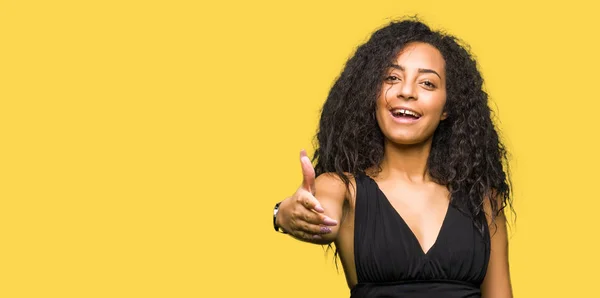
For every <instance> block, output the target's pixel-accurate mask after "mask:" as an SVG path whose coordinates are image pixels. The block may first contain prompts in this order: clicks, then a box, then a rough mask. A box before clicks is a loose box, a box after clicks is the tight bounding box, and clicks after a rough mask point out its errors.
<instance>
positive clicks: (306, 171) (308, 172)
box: [300, 149, 315, 195]
mask: <svg viewBox="0 0 600 298" xmlns="http://www.w3.org/2000/svg"><path fill="white" fill-rule="evenodd" d="M300 164H301V165H302V187H303V188H304V189H306V190H308V191H309V192H310V193H312V194H313V195H314V194H315V168H313V165H312V163H311V161H310V159H309V158H308V156H307V155H306V151H305V150H304V149H303V150H302V151H300Z"/></svg>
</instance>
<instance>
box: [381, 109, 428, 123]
mask: <svg viewBox="0 0 600 298" xmlns="http://www.w3.org/2000/svg"><path fill="white" fill-rule="evenodd" d="M397 109H404V110H408V111H411V112H414V113H417V114H419V115H421V117H419V118H417V119H413V118H409V117H402V118H396V117H394V115H393V114H392V111H393V110H397ZM389 113H390V117H392V120H394V122H396V123H401V124H413V123H415V122H417V121H419V120H421V118H423V114H422V113H419V112H417V111H415V110H413V109H411V108H407V107H403V106H399V107H392V108H391V109H390V110H389Z"/></svg>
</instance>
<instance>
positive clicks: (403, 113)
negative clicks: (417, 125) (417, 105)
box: [392, 109, 421, 118]
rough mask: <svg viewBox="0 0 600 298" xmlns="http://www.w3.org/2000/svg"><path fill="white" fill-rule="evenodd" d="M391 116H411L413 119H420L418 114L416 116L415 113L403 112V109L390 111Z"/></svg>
mask: <svg viewBox="0 0 600 298" xmlns="http://www.w3.org/2000/svg"><path fill="white" fill-rule="evenodd" d="M392 114H394V115H397V116H399V115H411V116H413V117H415V118H419V117H421V115H419V114H417V113H415V112H413V111H410V110H405V109H395V110H392Z"/></svg>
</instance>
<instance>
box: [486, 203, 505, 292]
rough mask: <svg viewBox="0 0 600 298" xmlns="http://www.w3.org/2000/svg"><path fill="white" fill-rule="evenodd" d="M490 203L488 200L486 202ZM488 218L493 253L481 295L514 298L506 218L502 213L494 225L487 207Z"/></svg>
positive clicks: (489, 209) (488, 206)
mask: <svg viewBox="0 0 600 298" xmlns="http://www.w3.org/2000/svg"><path fill="white" fill-rule="evenodd" d="M486 202H488V200H486ZM484 207H485V213H486V215H487V217H488V224H489V226H490V237H491V253H490V261H489V264H488V269H487V273H486V276H485V279H484V281H483V284H482V285H481V293H482V297H483V298H512V297H513V294H512V286H511V282H510V270H509V264H508V233H507V230H506V217H505V216H504V212H503V211H501V212H500V213H499V214H498V216H497V217H496V219H495V222H494V223H492V222H491V220H490V218H491V217H490V214H491V212H492V211H491V208H490V205H489V204H486V205H485V206H484Z"/></svg>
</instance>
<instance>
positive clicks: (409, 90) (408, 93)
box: [396, 81, 417, 100]
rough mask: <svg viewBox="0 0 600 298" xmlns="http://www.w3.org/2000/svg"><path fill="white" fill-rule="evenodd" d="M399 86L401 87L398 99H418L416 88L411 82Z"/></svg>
mask: <svg viewBox="0 0 600 298" xmlns="http://www.w3.org/2000/svg"><path fill="white" fill-rule="evenodd" d="M398 85H400V86H398V91H397V92H398V93H397V94H396V96H397V97H398V98H404V99H406V100H409V99H417V94H416V92H415V91H416V90H415V87H414V86H413V84H412V83H411V82H409V81H404V82H402V83H400V84H398Z"/></svg>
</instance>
